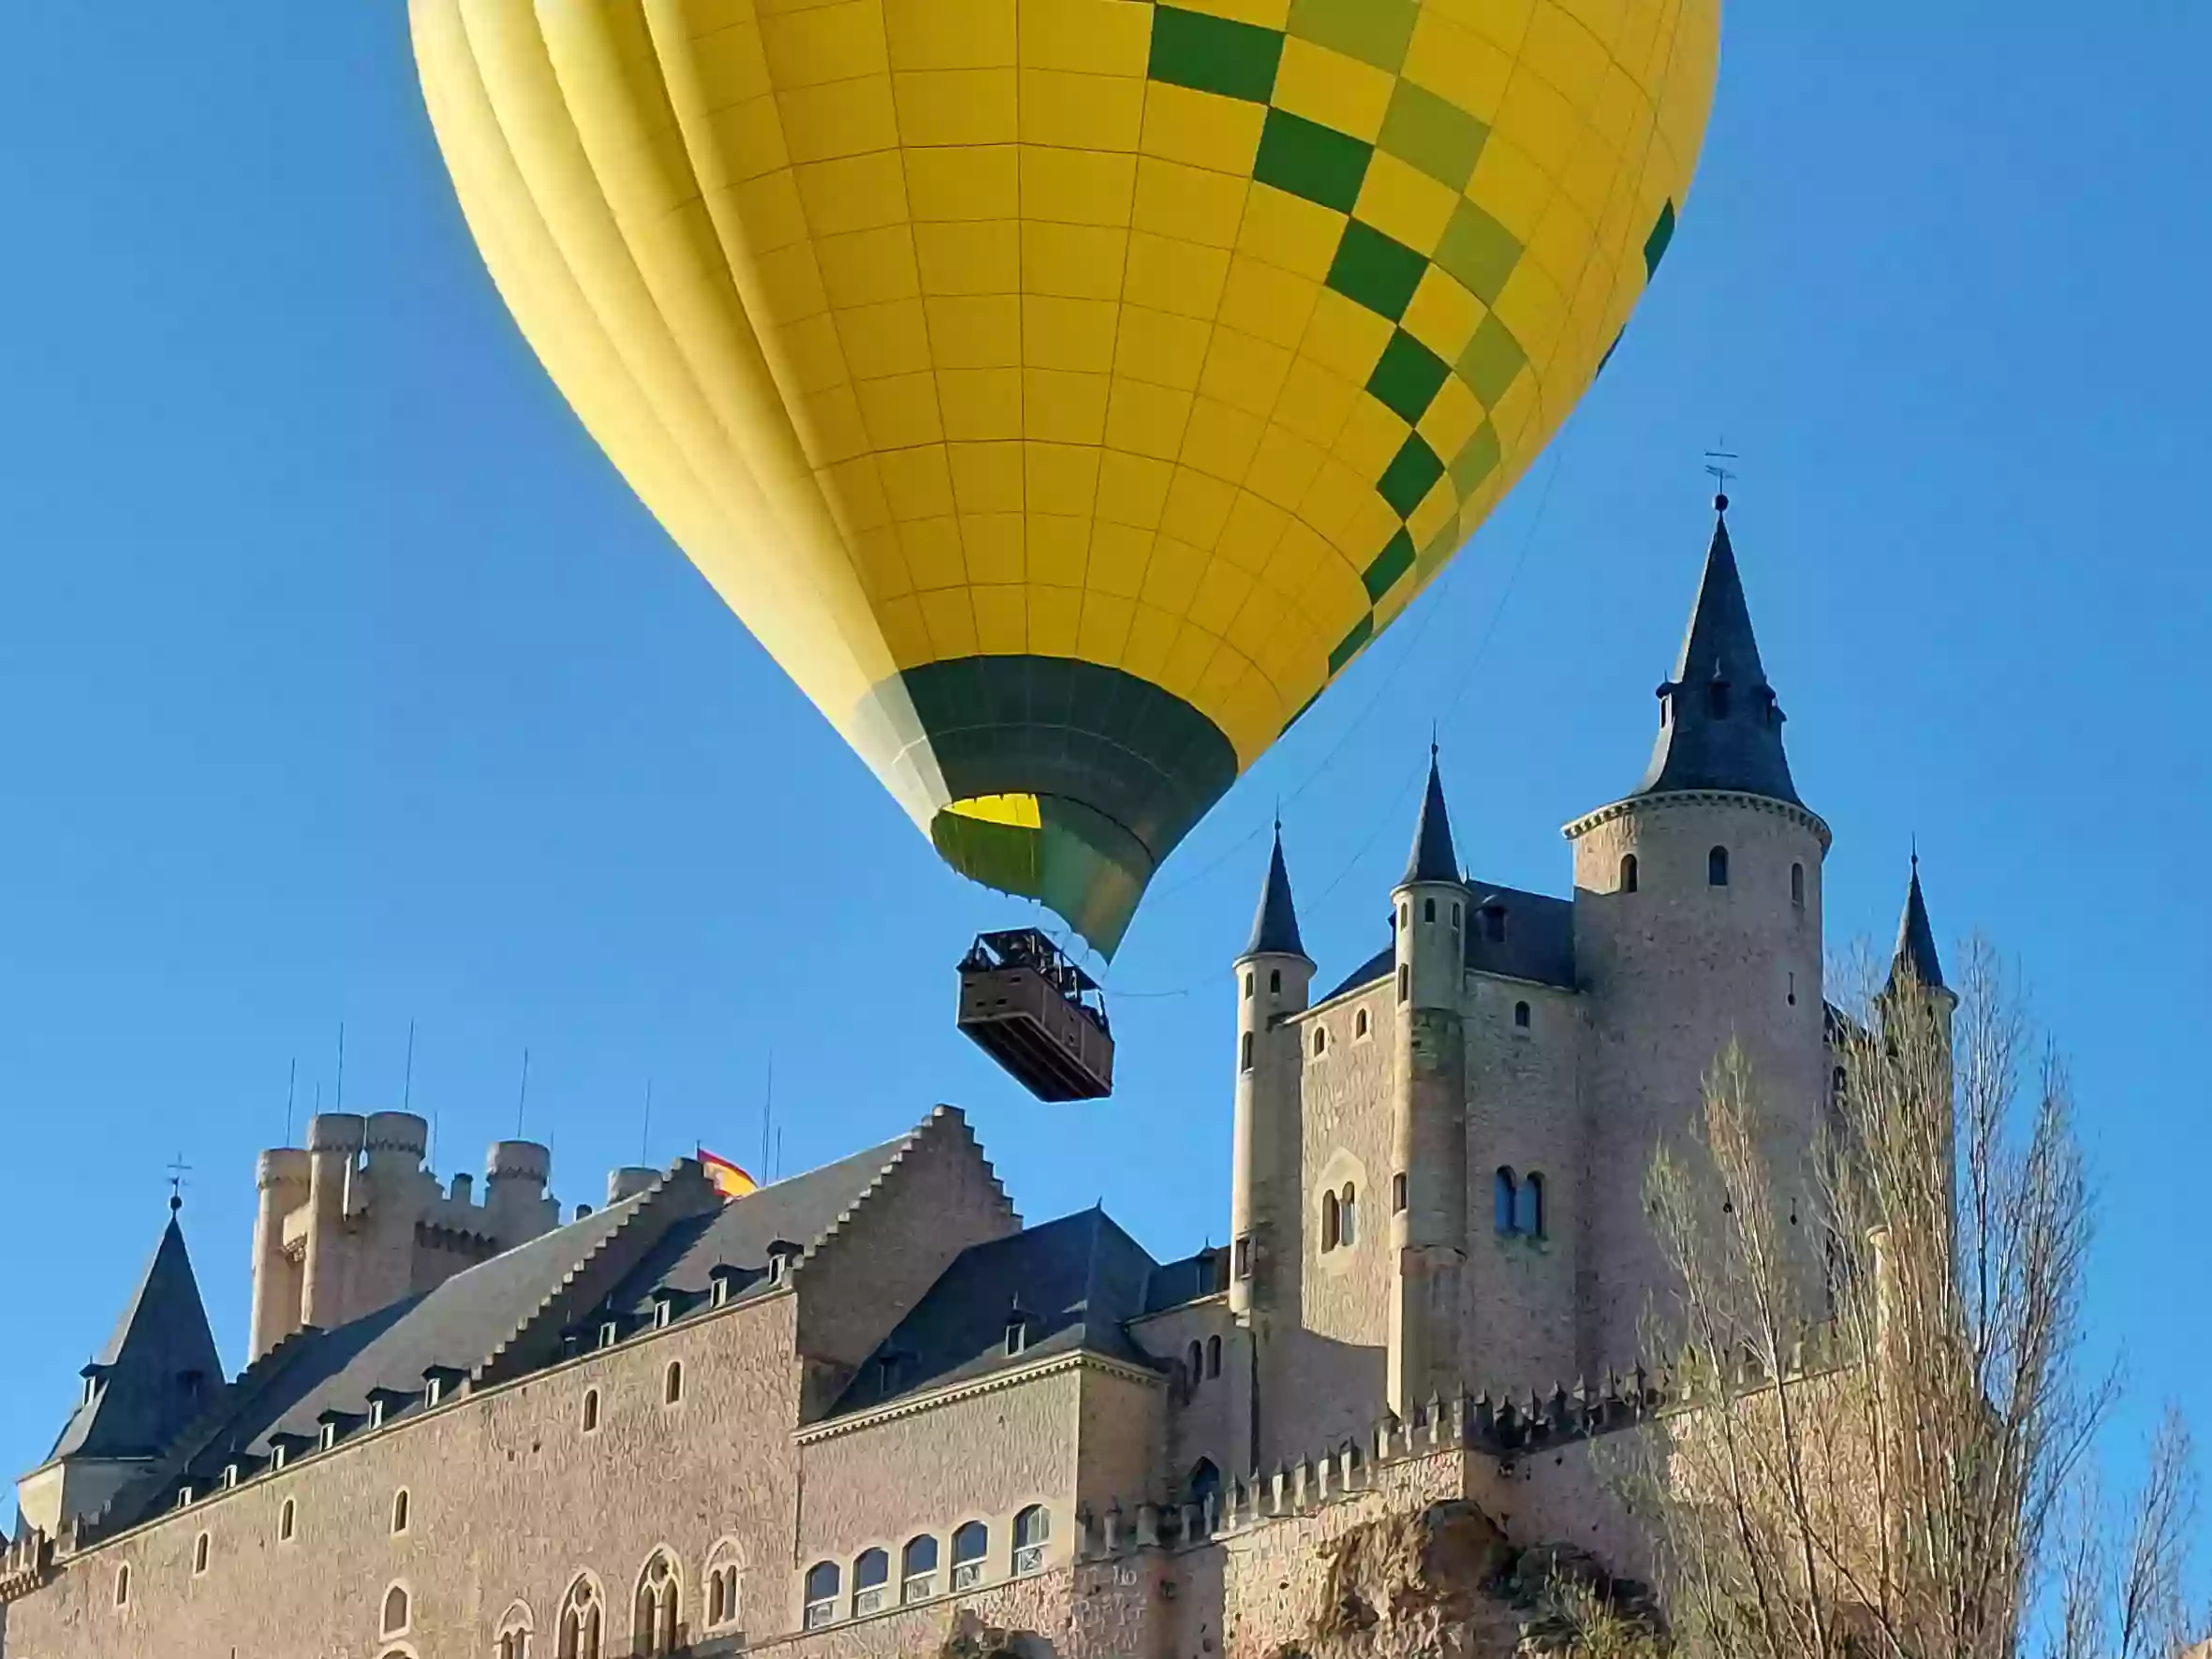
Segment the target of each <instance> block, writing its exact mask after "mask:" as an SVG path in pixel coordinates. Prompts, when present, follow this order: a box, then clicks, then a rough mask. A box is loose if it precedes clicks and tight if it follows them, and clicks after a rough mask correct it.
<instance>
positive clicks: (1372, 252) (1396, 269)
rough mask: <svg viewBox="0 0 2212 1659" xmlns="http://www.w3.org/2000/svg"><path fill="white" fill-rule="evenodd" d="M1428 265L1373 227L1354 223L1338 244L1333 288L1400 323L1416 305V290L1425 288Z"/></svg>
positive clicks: (1331, 272) (1331, 271) (1332, 269)
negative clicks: (1407, 310)
mask: <svg viewBox="0 0 2212 1659" xmlns="http://www.w3.org/2000/svg"><path fill="white" fill-rule="evenodd" d="M1427 270H1428V261H1427V260H1426V259H1424V258H1423V257H1421V256H1420V255H1419V254H1417V253H1415V252H1414V251H1413V250H1412V249H1411V248H1409V247H1408V246H1407V245H1406V244H1405V243H1404V242H1397V241H1394V240H1393V239H1392V238H1390V237H1387V236H1385V235H1383V234H1382V232H1381V231H1379V230H1378V229H1376V228H1374V227H1373V226H1372V225H1363V224H1361V223H1360V221H1359V220H1357V219H1353V220H1351V221H1350V222H1349V224H1347V225H1346V226H1345V228H1344V240H1343V241H1342V242H1339V243H1337V244H1336V260H1335V264H1333V265H1331V266H1330V267H1329V286H1331V287H1333V288H1335V290H1336V291H1337V292H1338V293H1339V294H1342V295H1343V296H1344V297H1345V298H1346V299H1347V300H1354V301H1358V302H1359V303H1360V304H1362V305H1364V306H1365V307H1366V308H1367V309H1368V310H1369V311H1372V312H1376V313H1378V314H1379V315H1380V316H1387V317H1388V318H1390V320H1391V321H1392V322H1397V321H1398V320H1399V319H1401V318H1402V317H1404V316H1405V315H1406V307H1407V306H1408V305H1410V304H1412V303H1413V290H1414V289H1415V288H1418V287H1419V286H1421V278H1422V273H1423V272H1425V271H1427Z"/></svg>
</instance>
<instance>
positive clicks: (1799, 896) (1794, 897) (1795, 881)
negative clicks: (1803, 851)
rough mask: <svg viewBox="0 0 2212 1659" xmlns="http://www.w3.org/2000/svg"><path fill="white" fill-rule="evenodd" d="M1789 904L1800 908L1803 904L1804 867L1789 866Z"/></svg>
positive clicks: (1797, 865)
mask: <svg viewBox="0 0 2212 1659" xmlns="http://www.w3.org/2000/svg"><path fill="white" fill-rule="evenodd" d="M1790 903H1792V904H1796V905H1800V906H1802V905H1803V904H1804V903H1805V866H1804V865H1803V864H1792V865H1791V866H1790Z"/></svg>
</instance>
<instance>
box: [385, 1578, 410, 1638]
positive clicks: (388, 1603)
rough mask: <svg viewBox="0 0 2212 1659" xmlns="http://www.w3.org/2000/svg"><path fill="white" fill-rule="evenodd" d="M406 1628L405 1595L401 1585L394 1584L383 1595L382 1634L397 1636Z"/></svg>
mask: <svg viewBox="0 0 2212 1659" xmlns="http://www.w3.org/2000/svg"><path fill="white" fill-rule="evenodd" d="M406 1627H407V1593H406V1587H405V1586H403V1585H398V1584H394V1585H393V1586H392V1587H391V1589H390V1590H387V1591H386V1592H385V1593H384V1623H383V1634H384V1635H386V1636H397V1635H399V1634H400V1633H401V1632H402V1631H404V1630H406Z"/></svg>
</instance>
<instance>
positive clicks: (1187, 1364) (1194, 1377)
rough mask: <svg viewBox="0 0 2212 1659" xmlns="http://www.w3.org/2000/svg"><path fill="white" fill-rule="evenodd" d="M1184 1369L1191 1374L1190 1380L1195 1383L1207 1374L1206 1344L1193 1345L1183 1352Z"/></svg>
mask: <svg viewBox="0 0 2212 1659" xmlns="http://www.w3.org/2000/svg"><path fill="white" fill-rule="evenodd" d="M1183 1369H1184V1370H1185V1371H1186V1372H1187V1373H1189V1376H1190V1380H1191V1381H1192V1382H1193V1383H1196V1382H1198V1381H1199V1380H1200V1379H1201V1378H1202V1377H1203V1376H1204V1375H1205V1374H1206V1350H1205V1346H1204V1344H1202V1343H1191V1344H1190V1346H1189V1347H1187V1348H1186V1349H1184V1350H1183Z"/></svg>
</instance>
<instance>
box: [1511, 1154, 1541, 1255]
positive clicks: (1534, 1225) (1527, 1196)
mask: <svg viewBox="0 0 2212 1659" xmlns="http://www.w3.org/2000/svg"><path fill="white" fill-rule="evenodd" d="M1543 1203H1544V1184H1543V1177H1542V1176H1541V1175H1539V1174H1537V1173H1535V1172H1534V1171H1533V1170H1532V1171H1530V1172H1529V1173H1528V1174H1527V1175H1526V1176H1524V1177H1522V1180H1521V1190H1520V1193H1519V1194H1518V1196H1517V1197H1516V1198H1515V1200H1514V1205H1513V1231H1515V1232H1516V1233H1520V1234H1523V1235H1524V1236H1526V1237H1527V1238H1530V1239H1541V1238H1542V1237H1543V1236H1544V1214H1543Z"/></svg>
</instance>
